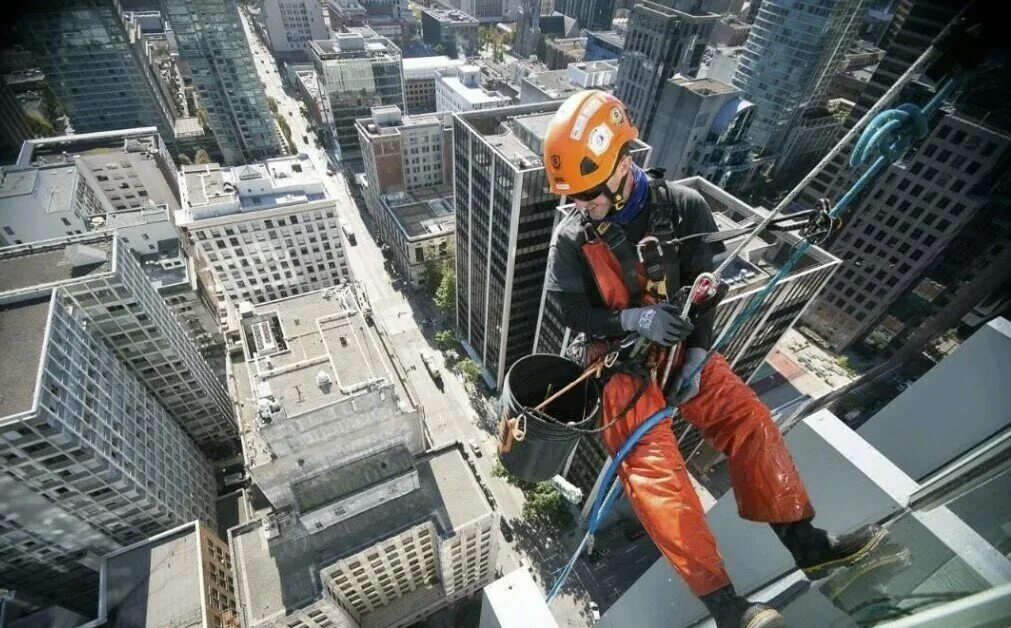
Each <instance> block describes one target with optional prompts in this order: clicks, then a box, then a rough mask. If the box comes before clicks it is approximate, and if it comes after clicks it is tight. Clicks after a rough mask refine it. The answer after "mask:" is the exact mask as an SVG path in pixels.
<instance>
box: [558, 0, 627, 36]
mask: <svg viewBox="0 0 1011 628" xmlns="http://www.w3.org/2000/svg"><path fill="white" fill-rule="evenodd" d="M614 5H615V1H614V0H568V2H567V3H566V5H565V10H564V11H562V13H564V14H565V15H567V16H569V17H572V18H575V19H576V22H578V23H579V28H581V29H583V30H588V31H609V30H611V18H613V17H614Z"/></svg>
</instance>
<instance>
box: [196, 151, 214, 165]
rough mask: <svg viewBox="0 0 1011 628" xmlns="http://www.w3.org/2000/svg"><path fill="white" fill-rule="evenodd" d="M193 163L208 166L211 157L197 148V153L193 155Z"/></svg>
mask: <svg viewBox="0 0 1011 628" xmlns="http://www.w3.org/2000/svg"><path fill="white" fill-rule="evenodd" d="M193 163H197V164H209V163H211V156H210V155H208V154H207V151H206V150H204V149H202V148H198V149H197V152H195V153H193Z"/></svg>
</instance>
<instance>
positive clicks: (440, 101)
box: [435, 65, 512, 113]
mask: <svg viewBox="0 0 1011 628" xmlns="http://www.w3.org/2000/svg"><path fill="white" fill-rule="evenodd" d="M511 103H512V98H510V97H509V96H507V95H506V94H504V93H502V92H500V91H497V90H492V89H489V88H487V87H485V86H483V85H482V79H481V68H480V67H478V66H476V65H463V66H460V67H459V68H458V69H456V70H454V71H451V73H444V72H436V75H435V110H436V111H438V112H447V113H453V112H457V111H476V110H478V109H495V108H498V107H505V106H507V105H509V104H511Z"/></svg>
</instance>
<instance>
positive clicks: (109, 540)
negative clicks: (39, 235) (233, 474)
mask: <svg viewBox="0 0 1011 628" xmlns="http://www.w3.org/2000/svg"><path fill="white" fill-rule="evenodd" d="M79 248H80V249H83V248H85V247H84V245H79ZM86 253H87V252H86V251H83V250H79V251H77V254H78V255H81V256H83V255H85V254H86ZM54 261H55V260H50V262H54ZM0 263H3V264H4V265H5V266H7V267H8V268H9V269H11V270H15V271H16V272H17V274H18V275H19V276H20V277H21V278H22V279H23V280H29V281H33V282H35V283H37V284H40V287H39V289H38V290H35V291H27V290H25V291H20V292H18V291H17V290H16V289H14V288H15V286H14V285H12V284H10V283H9V279H4V280H3V284H4V285H3V288H4V291H3V292H2V293H0V303H2V305H0V344H2V346H3V347H4V353H5V356H6V357H5V366H4V368H3V369H0V382H2V388H3V391H4V394H3V395H0V458H2V459H3V465H4V471H5V473H3V474H2V476H0V495H2V497H0V548H2V551H0V582H2V583H3V586H4V587H5V588H10V589H19V590H24V591H26V592H29V593H33V594H37V595H39V596H41V597H43V598H45V599H48V600H51V601H53V602H56V603H58V604H61V605H63V606H66V607H67V608H72V609H74V610H79V611H81V612H84V613H87V614H89V615H93V614H94V612H95V605H94V603H95V592H96V587H97V585H98V574H97V573H95V571H93V569H94V568H95V565H94V563H93V562H92V561H91V560H90V559H92V558H95V557H96V556H100V555H102V554H105V553H107V552H109V551H112V550H115V549H118V548H119V547H121V546H123V545H125V544H127V543H131V542H134V541H137V540H140V539H143V538H146V537H147V536H149V535H151V534H153V533H156V532H160V531H163V530H166V529H169V528H171V527H173V526H177V525H180V524H181V523H183V522H186V521H192V520H193V519H194V518H196V519H200V520H202V521H204V522H205V523H208V524H211V525H213V522H214V519H215V514H214V475H213V473H212V471H211V467H210V465H209V464H208V462H207V459H206V458H205V457H204V456H203V455H202V454H201V453H200V451H199V450H198V449H197V448H196V446H195V445H194V444H193V441H192V440H191V439H190V438H189V437H188V435H187V434H186V432H185V431H183V430H182V429H181V428H180V427H179V425H177V424H176V421H174V420H173V417H172V416H170V414H169V412H167V411H166V409H165V407H164V406H163V404H162V403H161V402H160V400H159V399H158V398H157V397H156V396H155V395H154V394H152V391H151V389H150V388H149V386H148V385H146V383H145V382H143V381H142V380H140V379H139V378H138V373H137V372H136V370H135V369H134V368H132V367H130V366H128V365H127V364H124V363H123V362H122V360H123V355H122V354H121V353H118V352H116V351H114V350H113V348H112V347H111V346H110V345H109V342H108V340H109V339H108V337H107V336H106V334H104V333H103V332H102V331H101V330H100V323H98V321H96V319H95V318H94V317H93V316H90V315H89V313H88V311H87V308H85V307H82V306H81V305H80V302H81V299H80V298H79V296H78V297H71V296H69V295H68V294H67V293H68V286H63V287H57V288H55V289H54V288H53V287H52V286H53V285H56V283H57V281H56V280H57V275H58V274H60V273H64V274H65V275H67V276H69V275H72V274H76V275H78V280H79V281H80V282H82V283H84V284H87V283H88V282H90V281H91V280H92V279H97V278H99V277H101V276H102V275H103V274H105V273H103V270H106V271H107V270H108V264H107V263H106V264H101V265H96V264H94V263H92V264H88V265H85V266H71V265H60V264H57V263H49V264H32V265H29V263H28V260H11V259H4V260H2V262H0ZM102 266H104V267H105V268H104V269H103V268H102ZM137 272H139V270H138V271H137ZM46 286H48V287H46ZM120 292H121V293H122V294H124V295H126V294H128V292H127V290H126V289H124V288H122V287H121V288H120ZM120 307H124V306H120ZM136 328H137V329H138V331H137V332H130V333H140V334H143V333H144V331H143V329H140V328H139V326H137V327H136ZM164 377H172V374H171V373H168V372H165V373H164Z"/></svg>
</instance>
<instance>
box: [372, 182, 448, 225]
mask: <svg viewBox="0 0 1011 628" xmlns="http://www.w3.org/2000/svg"><path fill="white" fill-rule="evenodd" d="M382 198H383V202H384V204H385V205H387V206H388V207H389V208H390V213H392V214H393V217H394V218H395V219H396V221H397V224H398V225H399V226H400V229H401V230H402V231H403V232H404V234H405V235H406V236H407V237H408V238H421V237H425V236H431V235H442V234H445V233H450V232H452V231H453V230H454V229H455V227H456V215H455V213H454V210H453V191H452V190H450V189H448V188H442V187H437V188H426V189H423V190H418V191H416V192H407V193H399V194H385V195H383V197H382Z"/></svg>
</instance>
